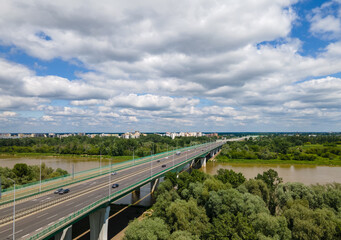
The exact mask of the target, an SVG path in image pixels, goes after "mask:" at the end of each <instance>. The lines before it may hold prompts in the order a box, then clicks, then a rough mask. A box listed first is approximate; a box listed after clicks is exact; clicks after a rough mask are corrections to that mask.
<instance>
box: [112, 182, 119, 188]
mask: <svg viewBox="0 0 341 240" xmlns="http://www.w3.org/2000/svg"><path fill="white" fill-rule="evenodd" d="M118 186H119V185H118V183H115V184H113V185H112V186H111V187H112V188H118Z"/></svg>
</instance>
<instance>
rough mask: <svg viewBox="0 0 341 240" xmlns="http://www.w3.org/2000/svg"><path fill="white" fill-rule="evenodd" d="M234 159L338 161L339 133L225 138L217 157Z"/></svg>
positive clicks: (339, 156) (339, 154)
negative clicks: (242, 138)
mask: <svg viewBox="0 0 341 240" xmlns="http://www.w3.org/2000/svg"><path fill="white" fill-rule="evenodd" d="M234 159H240V160H242V159H249V160H267V161H270V160H281V161H282V162H283V163H285V161H291V162H294V161H305V162H311V163H313V162H318V161H324V162H323V163H325V164H329V163H331V164H333V163H338V164H340V163H341V136H340V135H339V136H338V135H314V136H309V135H298V136H285V135H267V136H261V137H258V138H249V139H247V141H241V142H227V143H226V144H225V145H224V146H223V148H222V151H221V153H220V156H219V157H218V160H220V161H231V160H234Z"/></svg>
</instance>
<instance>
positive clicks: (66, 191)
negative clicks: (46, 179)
mask: <svg viewBox="0 0 341 240" xmlns="http://www.w3.org/2000/svg"><path fill="white" fill-rule="evenodd" d="M68 192H70V189H68V188H67V189H63V190H61V191H60V192H59V194H60V195H62V194H64V193H68Z"/></svg>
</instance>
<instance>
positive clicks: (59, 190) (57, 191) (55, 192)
mask: <svg viewBox="0 0 341 240" xmlns="http://www.w3.org/2000/svg"><path fill="white" fill-rule="evenodd" d="M63 190H64V189H63V188H59V189H57V190H56V191H54V194H58V193H60V192H61V191H63Z"/></svg>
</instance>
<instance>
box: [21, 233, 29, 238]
mask: <svg viewBox="0 0 341 240" xmlns="http://www.w3.org/2000/svg"><path fill="white" fill-rule="evenodd" d="M28 235H30V234H29V233H27V234H26V235H24V236H22V237H21V238H25V237H27V236H28Z"/></svg>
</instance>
